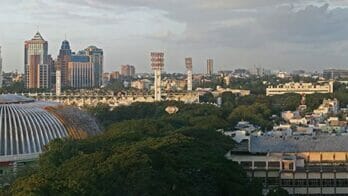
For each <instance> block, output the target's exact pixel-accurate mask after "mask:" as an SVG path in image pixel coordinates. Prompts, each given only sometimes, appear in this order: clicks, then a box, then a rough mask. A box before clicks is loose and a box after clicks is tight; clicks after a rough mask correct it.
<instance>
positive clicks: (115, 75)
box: [110, 71, 120, 80]
mask: <svg viewBox="0 0 348 196" xmlns="http://www.w3.org/2000/svg"><path fill="white" fill-rule="evenodd" d="M119 78H120V72H118V71H113V72H111V73H110V80H116V79H119Z"/></svg>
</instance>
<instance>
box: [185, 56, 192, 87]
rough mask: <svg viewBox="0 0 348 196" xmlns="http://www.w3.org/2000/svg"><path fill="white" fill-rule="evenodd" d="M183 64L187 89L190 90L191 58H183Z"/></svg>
mask: <svg viewBox="0 0 348 196" xmlns="http://www.w3.org/2000/svg"><path fill="white" fill-rule="evenodd" d="M185 64H186V69H187V91H192V58H191V57H187V58H185Z"/></svg>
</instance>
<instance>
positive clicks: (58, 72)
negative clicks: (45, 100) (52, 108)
mask: <svg viewBox="0 0 348 196" xmlns="http://www.w3.org/2000/svg"><path fill="white" fill-rule="evenodd" d="M61 73H62V72H61V70H60V69H57V70H56V95H57V96H60V93H61V85H62V81H61V80H62V75H61Z"/></svg>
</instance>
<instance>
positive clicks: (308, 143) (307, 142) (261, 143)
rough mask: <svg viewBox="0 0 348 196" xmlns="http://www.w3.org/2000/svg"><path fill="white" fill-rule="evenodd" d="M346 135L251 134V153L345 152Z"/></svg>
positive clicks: (347, 144)
mask: <svg viewBox="0 0 348 196" xmlns="http://www.w3.org/2000/svg"><path fill="white" fill-rule="evenodd" d="M347 141H348V136H346V135H341V136H329V135H325V136H316V137H314V136H286V137H279V136H260V137H257V136H251V138H250V148H249V152H251V153H268V152H274V153H278V152H279V153H295V152H347V151H348V142H347Z"/></svg>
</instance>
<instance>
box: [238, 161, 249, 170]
mask: <svg viewBox="0 0 348 196" xmlns="http://www.w3.org/2000/svg"><path fill="white" fill-rule="evenodd" d="M240 165H241V166H242V167H243V168H244V169H250V168H251V167H252V162H251V161H241V162H240Z"/></svg>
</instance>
